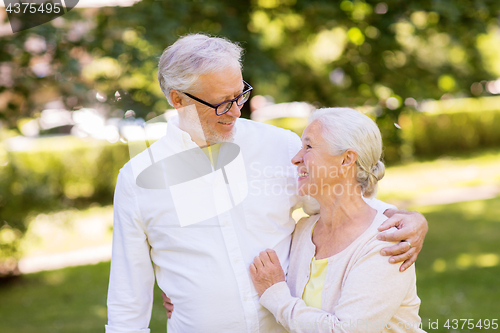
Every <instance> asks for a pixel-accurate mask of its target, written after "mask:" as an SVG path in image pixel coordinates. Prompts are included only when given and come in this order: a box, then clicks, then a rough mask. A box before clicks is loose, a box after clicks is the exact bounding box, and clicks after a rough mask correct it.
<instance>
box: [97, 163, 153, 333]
mask: <svg viewBox="0 0 500 333" xmlns="http://www.w3.org/2000/svg"><path fill="white" fill-rule="evenodd" d="M124 170H125V168H124V169H122V170H121V171H120V174H119V176H118V181H117V184H116V189H115V197H114V222H113V251H112V257H111V272H110V277H109V288H108V302H107V304H108V325H106V332H107V333H122V332H127V333H139V332H141V333H143V332H150V330H149V328H148V326H149V321H150V319H151V311H152V307H153V288H154V270H153V266H152V264H151V257H150V246H149V243H148V241H147V237H146V233H145V231H144V228H143V225H142V221H141V219H140V214H139V209H138V205H137V198H136V196H135V193H134V189H133V187H132V184H133V183H132V182H131V179H130V178H127V176H126V175H127V173H126V171H124Z"/></svg>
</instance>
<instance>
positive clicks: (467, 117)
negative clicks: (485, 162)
mask: <svg viewBox="0 0 500 333" xmlns="http://www.w3.org/2000/svg"><path fill="white" fill-rule="evenodd" d="M405 117H408V116H407V115H404V114H403V115H402V116H400V120H403V121H401V122H402V123H406V122H408V121H407V119H406V118H405ZM408 119H409V120H410V122H409V125H410V126H409V127H408V126H407V127H406V128H405V126H403V131H404V130H407V131H408V133H406V134H405V135H406V137H405V143H406V144H407V145H409V146H410V148H411V151H412V152H411V153H412V154H413V155H414V156H415V157H423V158H433V157H438V156H441V155H447V154H450V153H452V154H455V153H468V152H473V151H476V150H478V149H483V148H492V147H500V109H499V110H486V111H470V112H467V111H462V112H453V113H436V114H433V113H412V114H411V115H410V116H409V118H408Z"/></svg>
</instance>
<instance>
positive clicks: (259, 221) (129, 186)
mask: <svg viewBox="0 0 500 333" xmlns="http://www.w3.org/2000/svg"><path fill="white" fill-rule="evenodd" d="M177 124H178V118H171V119H170V121H169V123H168V125H167V133H166V135H165V136H164V137H162V138H161V139H160V140H159V141H157V142H156V143H154V144H153V145H151V147H150V148H148V149H147V150H146V151H144V152H142V153H141V154H139V155H137V156H136V157H134V158H133V159H132V160H131V161H129V162H128V163H127V164H126V165H125V166H124V167H123V168H122V169H121V170H120V174H119V176H118V182H117V185H116V190H115V199H114V225H113V254H112V260H111V275H110V281H109V291H108V325H107V326H106V332H108V333H115V332H149V329H148V328H147V327H148V326H149V321H150V317H151V311H152V301H153V287H154V280H155V276H156V280H157V283H158V286H159V287H160V288H161V289H162V290H163V291H164V292H165V293H166V294H167V295H168V296H169V297H170V298H171V300H172V303H173V304H174V305H175V310H174V312H173V315H172V318H171V319H169V320H168V324H167V329H168V332H169V333H175V332H182V333H188V332H207V333H210V332H214V333H215V332H262V333H272V332H286V331H285V330H284V329H283V327H282V326H280V325H279V324H277V322H276V319H275V318H274V317H273V315H272V314H271V313H270V312H269V311H267V310H266V309H265V308H264V307H262V306H261V305H260V304H259V296H258V294H257V291H256V290H255V288H254V287H253V284H252V281H251V279H250V275H249V269H248V267H249V265H250V264H251V263H252V262H253V259H254V257H255V256H256V255H258V254H259V253H260V252H261V251H263V250H265V249H267V248H271V249H274V250H275V251H276V253H277V254H278V257H279V259H280V262H281V264H282V266H283V269H284V271H285V273H286V271H287V268H288V256H289V251H290V240H291V233H292V232H293V230H294V227H295V222H294V220H293V219H292V218H291V214H290V213H291V210H292V209H293V208H295V207H297V206H298V205H300V204H301V197H299V196H297V195H296V193H295V190H296V179H297V171H296V167H295V166H293V165H292V163H291V159H292V157H293V156H295V154H296V153H297V152H298V151H299V149H300V147H301V141H300V139H299V137H298V136H297V135H296V134H294V133H292V132H290V131H288V130H283V129H280V128H277V127H274V126H270V125H266V124H262V123H257V122H254V121H250V120H246V119H238V120H237V122H236V134H235V137H234V142H233V143H223V144H222V145H221V148H220V152H219V158H218V162H217V165H216V167H215V168H213V166H212V165H211V163H210V161H209V159H208V158H207V157H206V155H205V154H204V153H203V151H202V150H201V149H200V148H199V147H198V146H197V145H196V144H195V143H194V142H193V141H192V140H191V137H190V136H189V134H187V133H186V132H184V131H182V130H180V129H179V128H178V125H177ZM369 204H370V205H371V206H372V207H374V208H375V209H377V210H379V211H382V212H383V211H384V210H385V209H387V208H389V207H390V206H389V205H387V204H384V203H382V202H380V201H378V200H373V201H370V202H369ZM156 297H159V295H156Z"/></svg>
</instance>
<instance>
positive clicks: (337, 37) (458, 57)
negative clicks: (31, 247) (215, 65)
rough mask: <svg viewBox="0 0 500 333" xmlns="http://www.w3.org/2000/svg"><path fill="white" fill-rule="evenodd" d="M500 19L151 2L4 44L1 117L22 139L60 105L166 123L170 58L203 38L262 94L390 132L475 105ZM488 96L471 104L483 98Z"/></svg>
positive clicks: (407, 4)
mask: <svg viewBox="0 0 500 333" xmlns="http://www.w3.org/2000/svg"><path fill="white" fill-rule="evenodd" d="M499 11H500V3H499V2H498V1H497V0H481V1H476V0H433V1H430V0H427V1H418V2H416V1H401V0H386V1H385V2H377V1H370V0H365V1H363V0H354V1H349V0H343V1H340V2H336V1H330V0H315V1H311V0H242V1H229V0H208V1H200V0H194V1H188V0H177V1H172V0H164V1H154V0H143V1H141V2H138V3H136V4H135V5H134V6H133V7H105V8H86V9H78V8H76V9H75V10H72V11H71V12H69V13H68V14H66V15H64V16H63V17H61V18H58V19H56V20H55V21H53V22H51V23H47V24H44V25H42V26H39V27H36V28H33V29H30V30H27V31H23V32H20V33H17V34H15V35H11V36H4V37H2V38H1V39H0V47H1V48H2V50H4V51H3V52H2V53H1V55H0V62H1V64H0V66H1V67H0V69H1V73H2V76H1V78H2V79H1V80H0V85H1V87H0V117H1V118H3V119H4V120H6V122H7V124H8V125H9V126H10V127H15V126H16V124H17V121H18V120H19V119H20V118H22V117H33V116H35V115H36V114H37V112H39V111H41V110H43V108H44V107H45V104H46V103H47V102H50V101H53V100H57V99H60V100H61V101H62V102H63V103H64V104H65V106H66V107H67V108H68V109H70V110H72V109H76V108H79V107H82V106H84V107H88V106H94V107H96V106H97V107H98V108H99V109H101V110H102V111H103V112H107V113H112V112H113V111H114V110H116V109H121V110H124V111H126V110H128V109H132V110H134V111H135V112H136V114H137V115H138V116H141V117H152V116H154V115H156V114H159V113H162V112H163V111H164V110H165V109H166V108H167V107H168V105H167V102H166V99H165V98H164V96H163V95H162V93H161V91H160V89H159V86H158V83H157V79H156V71H157V62H158V58H159V56H160V55H161V52H162V50H163V49H164V48H165V47H167V46H168V45H170V44H171V43H173V42H174V41H175V40H176V39H177V38H178V37H179V36H181V35H184V34H187V33H195V32H204V33H208V34H213V35H218V36H224V37H227V38H229V39H230V40H233V41H237V42H240V43H241V44H242V46H243V47H244V48H245V50H246V53H245V59H244V76H245V78H246V80H247V81H248V82H250V83H251V84H252V85H253V86H254V87H255V90H254V92H255V93H257V94H263V95H271V96H273V97H274V98H275V100H276V101H277V102H287V101H294V100H300V101H309V102H311V103H316V104H317V105H321V106H363V105H364V106H368V107H369V108H371V109H372V110H374V111H375V112H376V114H377V116H379V118H380V121H379V124H380V126H382V127H384V126H386V127H387V129H389V128H390V127H391V126H392V123H393V122H394V121H395V119H396V117H397V115H398V114H399V113H400V111H401V109H402V107H403V106H404V105H405V101H406V104H407V105H408V106H415V101H420V100H422V99H428V98H434V99H439V98H441V97H443V95H445V96H469V95H472V92H471V85H472V84H476V87H478V86H477V85H481V83H480V82H481V81H483V82H484V80H490V79H494V78H496V77H498V76H499V75H500V68H499V67H498V63H499V61H500V60H499V59H500V55H499V53H500V50H499V46H498V45H500V37H498V31H499V30H498V25H499V24H498V15H499ZM481 87H483V86H482V85H481ZM481 87H479V88H478V89H473V92H474V93H475V94H476V95H478V94H481V93H482V94H485V92H482V91H483V89H481ZM97 93H99V94H100V98H99V101H98V100H97V99H96V94H97ZM246 115H247V116H248V113H247V114H246ZM392 127H393V126H392ZM389 132H390V133H393V132H394V131H392V130H391V131H389ZM393 134H394V133H393ZM393 134H389V136H390V135H393ZM393 136H394V135H393ZM393 139H394V140H396V137H395V136H394V137H393Z"/></svg>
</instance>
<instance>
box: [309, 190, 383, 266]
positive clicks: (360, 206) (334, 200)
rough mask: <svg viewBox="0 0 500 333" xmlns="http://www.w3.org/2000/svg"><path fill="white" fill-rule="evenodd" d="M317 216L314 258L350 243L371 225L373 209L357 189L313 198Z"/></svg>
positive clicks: (337, 250)
mask: <svg viewBox="0 0 500 333" xmlns="http://www.w3.org/2000/svg"><path fill="white" fill-rule="evenodd" d="M316 200H318V202H319V205H320V219H319V221H318V225H317V226H316V227H315V229H314V233H313V243H314V244H315V245H316V258H317V259H318V258H327V257H330V256H332V255H334V254H336V253H339V252H340V251H342V250H343V249H345V248H346V247H347V246H349V245H350V244H351V243H352V242H353V241H354V240H355V239H356V238H358V237H359V236H360V235H361V234H362V233H363V232H364V231H365V230H366V229H368V227H369V226H370V225H371V223H372V221H373V219H374V218H375V215H376V213H377V212H376V210H374V209H373V208H371V207H370V206H369V205H368V204H367V203H366V202H365V201H364V200H363V198H362V197H361V193H360V192H359V191H351V192H350V191H346V192H345V193H343V194H342V195H325V196H319V197H317V198H316Z"/></svg>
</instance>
